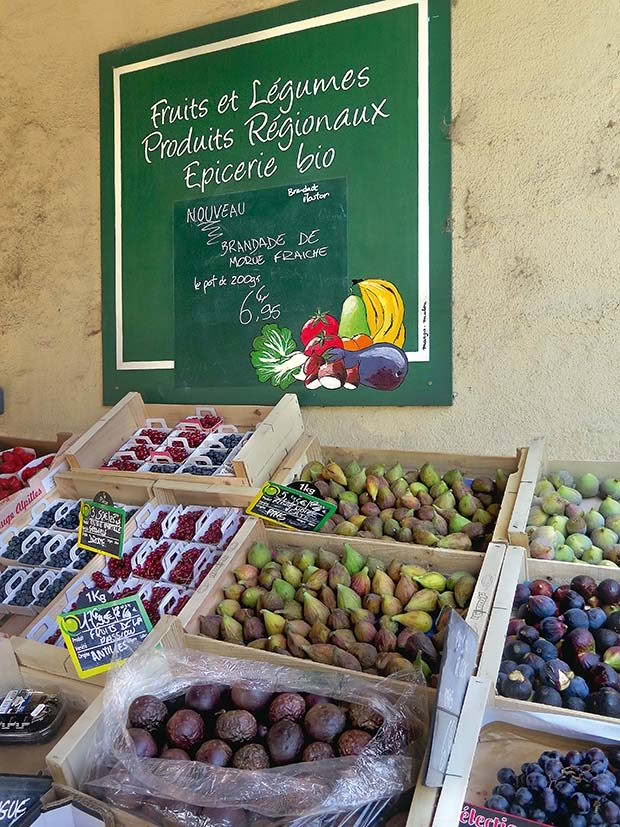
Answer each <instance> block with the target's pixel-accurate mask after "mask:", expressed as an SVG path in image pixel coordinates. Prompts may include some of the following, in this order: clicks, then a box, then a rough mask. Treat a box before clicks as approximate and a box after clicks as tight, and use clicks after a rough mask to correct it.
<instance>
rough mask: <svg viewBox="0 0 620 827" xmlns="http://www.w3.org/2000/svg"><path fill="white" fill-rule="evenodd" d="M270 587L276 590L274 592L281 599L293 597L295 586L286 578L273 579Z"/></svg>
mask: <svg viewBox="0 0 620 827" xmlns="http://www.w3.org/2000/svg"><path fill="white" fill-rule="evenodd" d="M272 588H274V589H275V590H276V592H277V593H278V594H279V595H280V597H281V598H282V600H294V599H295V587H294V586H293V585H292V584H291V583H289V582H287V581H286V580H283V579H281V578H278V579H277V580H274V581H273V586H272Z"/></svg>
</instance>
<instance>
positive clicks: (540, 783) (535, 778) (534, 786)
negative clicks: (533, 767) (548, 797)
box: [525, 771, 549, 793]
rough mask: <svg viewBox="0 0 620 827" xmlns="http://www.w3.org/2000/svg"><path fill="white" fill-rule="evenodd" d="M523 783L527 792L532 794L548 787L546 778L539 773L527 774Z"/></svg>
mask: <svg viewBox="0 0 620 827" xmlns="http://www.w3.org/2000/svg"><path fill="white" fill-rule="evenodd" d="M525 783H526V786H527V788H528V790H530V791H531V792H533V793H538V792H541V791H542V790H544V789H545V788H546V787H547V786H548V785H549V781H548V780H547V777H546V776H545V775H543V774H542V772H540V771H539V772H529V773H528V774H527V776H526V779H525Z"/></svg>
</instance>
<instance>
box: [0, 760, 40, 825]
mask: <svg viewBox="0 0 620 827" xmlns="http://www.w3.org/2000/svg"><path fill="white" fill-rule="evenodd" d="M51 786H52V780H51V778H41V777H40V776H37V775H8V774H5V773H2V774H0V827H12V825H14V824H15V825H16V824H22V823H24V824H25V823H28V824H31V823H32V820H31V819H30V818H28V820H27V821H26V819H27V817H29V816H32V817H33V819H34V815H35V814H36V813H38V812H39V811H40V809H41V800H40V799H41V796H42V795H45V793H46V792H47V791H48V790H49V788H50V787H51Z"/></svg>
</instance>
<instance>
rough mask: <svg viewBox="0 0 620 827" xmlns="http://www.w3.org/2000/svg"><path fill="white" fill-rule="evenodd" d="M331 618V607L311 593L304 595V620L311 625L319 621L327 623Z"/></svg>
mask: <svg viewBox="0 0 620 827" xmlns="http://www.w3.org/2000/svg"><path fill="white" fill-rule="evenodd" d="M328 618H329V609H328V608H327V606H324V605H323V603H321V601H320V600H317V599H316V597H312V596H311V595H309V594H305V595H304V620H305V621H306V623H309V624H310V625H311V626H312V625H313V624H314V623H316V622H317V621H319V623H327V620H328Z"/></svg>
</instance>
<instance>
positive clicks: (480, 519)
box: [472, 508, 493, 525]
mask: <svg viewBox="0 0 620 827" xmlns="http://www.w3.org/2000/svg"><path fill="white" fill-rule="evenodd" d="M472 520H473V522H474V523H480V524H481V525H489V524H490V523H492V522H493V517H491V515H490V514H489V512H488V511H485V510H484V508H477V509H476V512H475V514H474V516H473V517H472Z"/></svg>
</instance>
